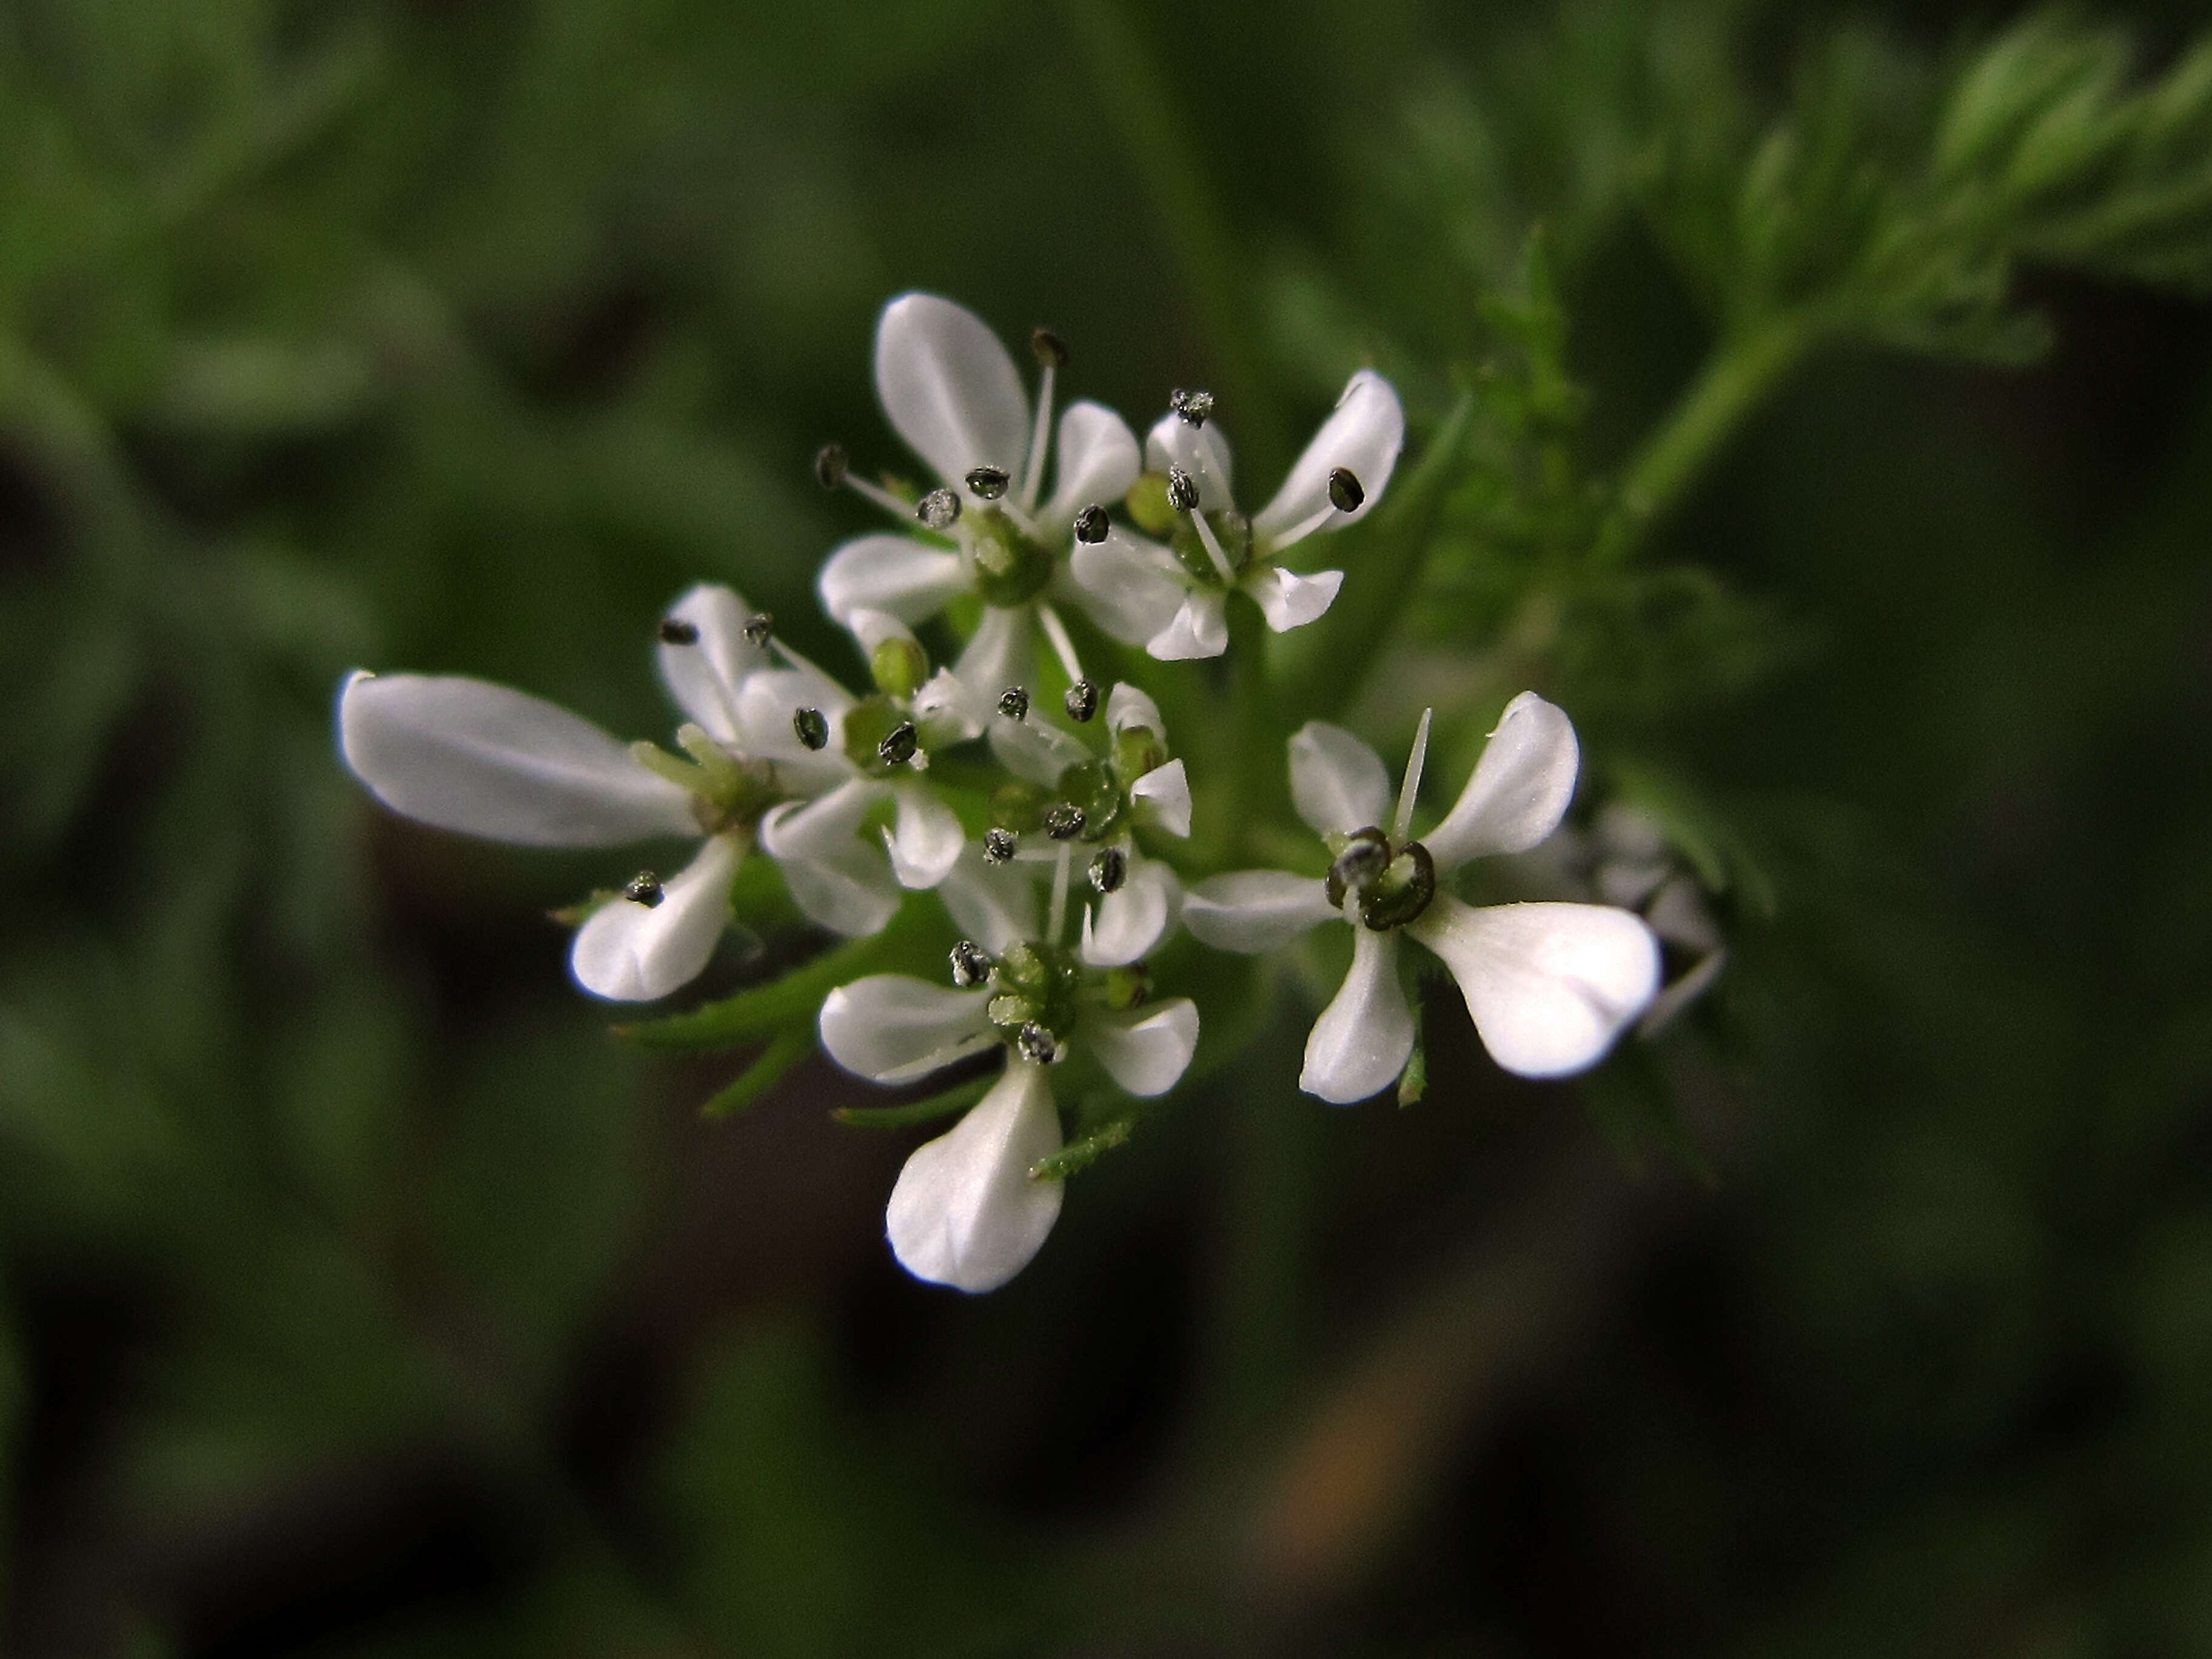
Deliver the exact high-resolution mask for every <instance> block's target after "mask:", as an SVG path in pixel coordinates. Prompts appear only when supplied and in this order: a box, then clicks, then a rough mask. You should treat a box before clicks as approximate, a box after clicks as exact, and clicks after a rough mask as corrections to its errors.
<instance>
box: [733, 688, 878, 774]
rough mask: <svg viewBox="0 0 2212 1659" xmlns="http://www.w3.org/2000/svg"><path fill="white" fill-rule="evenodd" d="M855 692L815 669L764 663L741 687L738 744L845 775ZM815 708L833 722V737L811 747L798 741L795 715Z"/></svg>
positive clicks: (758, 754)
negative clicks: (848, 714)
mask: <svg viewBox="0 0 2212 1659" xmlns="http://www.w3.org/2000/svg"><path fill="white" fill-rule="evenodd" d="M852 706H853V698H852V695H851V693H849V692H848V691H847V690H845V688H844V687H843V686H842V685H839V684H837V683H836V681H835V680H833V679H831V678H829V676H827V675H826V674H823V672H821V671H819V670H818V669H815V668H811V667H809V668H764V669H763V670H762V671H760V672H759V673H757V674H750V675H747V676H746V677H745V683H744V686H743V687H742V688H741V689H740V690H738V738H739V742H738V747H739V748H740V749H742V750H744V752H745V753H746V754H748V755H750V756H754V757H757V758H759V759H762V760H772V761H775V762H777V763H783V762H787V761H788V762H791V763H793V764H795V765H799V766H801V767H802V768H826V769H829V772H830V773H831V774H834V775H839V776H842V775H845V774H847V773H849V772H850V771H851V769H852V766H851V763H850V762H848V760H847V759H846V757H845V711H846V710H847V709H848V708H851V707H852ZM802 708H811V709H814V710H815V711H817V713H818V714H821V715H822V717H823V720H827V721H828V722H829V743H828V744H827V745H826V746H825V747H823V748H821V749H809V748H808V747H807V746H806V745H805V744H803V743H801V742H799V732H798V728H797V727H796V726H794V725H793V716H794V715H796V714H798V713H799V710H800V709H802Z"/></svg>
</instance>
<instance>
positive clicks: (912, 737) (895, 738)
mask: <svg viewBox="0 0 2212 1659" xmlns="http://www.w3.org/2000/svg"><path fill="white" fill-rule="evenodd" d="M919 748H921V735H920V734H919V733H918V732H915V729H914V722H913V721H912V720H901V721H900V722H899V723H898V724H897V725H896V726H893V727H891V729H890V731H889V732H886V733H885V734H884V740H883V741H882V742H881V743H879V744H877V745H876V758H877V759H878V760H879V761H881V762H882V763H884V765H886V766H904V765H905V764H906V763H908V761H910V760H912V759H913V758H914V756H915V750H917V749H919Z"/></svg>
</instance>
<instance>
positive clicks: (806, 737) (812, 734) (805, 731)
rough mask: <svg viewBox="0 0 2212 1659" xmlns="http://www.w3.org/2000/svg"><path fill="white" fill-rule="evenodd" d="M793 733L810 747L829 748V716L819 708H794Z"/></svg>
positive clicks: (792, 718)
mask: <svg viewBox="0 0 2212 1659" xmlns="http://www.w3.org/2000/svg"><path fill="white" fill-rule="evenodd" d="M791 734H792V735H793V737H795V738H798V739H799V742H800V743H801V744H804V745H805V747H807V748H809V749H827V748H828V747H829V717H828V716H827V715H825V714H823V712H822V711H821V710H820V709H818V708H798V709H793V711H792V715H791Z"/></svg>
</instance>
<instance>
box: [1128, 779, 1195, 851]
mask: <svg viewBox="0 0 2212 1659" xmlns="http://www.w3.org/2000/svg"><path fill="white" fill-rule="evenodd" d="M1129 799H1131V800H1133V801H1142V802H1143V803H1144V804H1145V808H1146V810H1145V812H1144V814H1143V819H1144V822H1146V823H1150V824H1152V825H1154V826H1156V827H1157V828H1158V829H1164V830H1166V831H1167V832H1168V834H1170V835H1171V836H1188V835H1189V834H1190V775H1189V774H1188V772H1186V771H1185V770H1184V769H1183V764H1182V762H1181V761H1179V760H1172V761H1170V762H1169V763H1167V764H1166V765H1165V766H1156V767H1154V768H1153V769H1152V770H1151V771H1149V772H1147V773H1146V774H1145V775H1144V776H1142V777H1141V778H1139V779H1138V780H1137V781H1135V782H1134V783H1133V784H1131V785H1130V786H1129Z"/></svg>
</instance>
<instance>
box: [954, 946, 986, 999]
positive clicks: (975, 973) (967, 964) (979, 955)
mask: <svg viewBox="0 0 2212 1659" xmlns="http://www.w3.org/2000/svg"><path fill="white" fill-rule="evenodd" d="M990 976H991V958H990V957H988V956H987V955H986V954H985V953H984V952H983V951H981V950H980V949H979V948H978V947H977V945H976V944H975V940H974V939H962V940H961V941H960V943H959V944H957V945H954V946H953V947H952V982H953V983H954V984H955V985H957V986H958V987H960V988H961V989H962V990H963V991H972V990H974V989H975V987H977V986H979V985H981V983H982V982H983V981H985V980H987V979H988V978H989V977H990Z"/></svg>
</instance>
